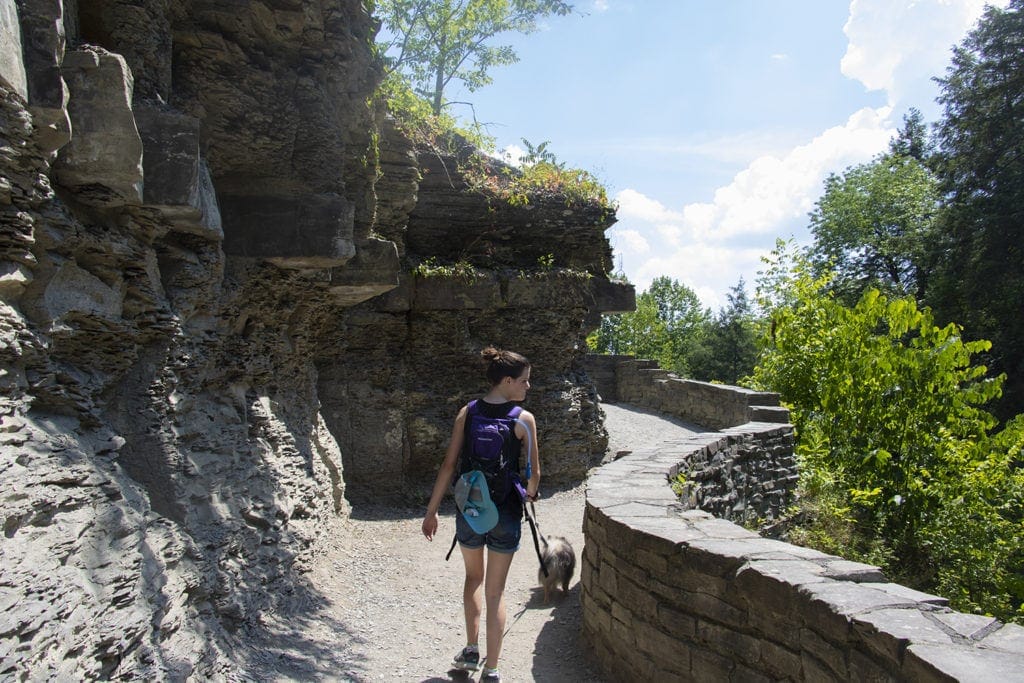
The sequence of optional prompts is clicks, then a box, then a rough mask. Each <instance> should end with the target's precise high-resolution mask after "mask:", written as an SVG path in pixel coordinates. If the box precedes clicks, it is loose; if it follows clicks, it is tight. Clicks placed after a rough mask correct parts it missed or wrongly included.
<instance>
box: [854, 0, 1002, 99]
mask: <svg viewBox="0 0 1024 683" xmlns="http://www.w3.org/2000/svg"><path fill="white" fill-rule="evenodd" d="M1006 1H1007V0H996V1H995V2H989V4H994V5H1001V6H1005V5H1006ZM985 4H986V2H985V0H911V1H910V2H893V0H851V2H850V16H849V18H848V19H847V22H846V25H845V26H844V27H843V31H844V32H845V33H846V37H847V39H848V41H849V43H848V45H847V48H846V54H845V55H844V56H843V59H842V62H841V64H840V67H841V69H842V73H843V75H845V76H847V77H848V78H852V79H854V80H856V81H860V82H861V83H863V84H864V86H865V87H866V88H867V89H868V90H884V91H885V92H886V94H887V96H888V98H889V104H891V105H895V104H898V103H902V104H904V105H907V106H916V107H918V108H919V109H921V108H925V107H927V106H929V105H930V103H931V101H932V100H933V99H934V97H935V87H934V84H933V83H931V81H930V80H929V78H930V77H932V76H941V75H942V74H943V73H944V72H945V68H946V65H947V64H948V63H949V59H950V54H951V49H952V47H953V46H954V45H955V44H957V43H959V42H960V40H962V39H963V36H964V34H965V33H966V32H967V30H968V29H970V28H971V27H972V26H973V25H974V24H975V22H977V20H978V18H979V17H980V16H981V14H982V11H983V10H984V7H985Z"/></svg>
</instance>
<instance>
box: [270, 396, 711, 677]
mask: <svg viewBox="0 0 1024 683" xmlns="http://www.w3.org/2000/svg"><path fill="white" fill-rule="evenodd" d="M604 409H605V413H606V428H607V429H608V432H609V457H613V456H614V454H616V453H618V452H620V451H624V450H636V449H638V448H642V447H645V446H653V445H656V444H658V443H660V442H662V441H665V440H669V439H672V438H674V437H677V436H681V435H683V434H685V433H689V432H692V431H693V430H694V429H696V428H694V427H692V426H690V425H686V424H684V423H682V422H679V421H677V420H672V419H668V418H665V417H663V416H659V415H656V414H654V413H651V412H649V411H645V410H643V409H639V408H635V407H632V406H626V405H605V406H604ZM541 453H542V454H543V444H542V445H541ZM584 489H585V483H583V484H580V485H579V486H577V487H575V488H572V489H568V490H562V491H557V492H551V491H546V490H545V488H544V486H543V483H542V485H541V493H542V498H541V500H540V501H538V503H537V516H538V521H539V524H540V527H541V530H542V531H543V532H544V533H546V534H553V535H560V536H565V537H566V538H568V539H569V540H570V542H571V543H572V544H573V547H574V548H575V549H576V553H577V556H579V555H580V553H581V552H582V550H583V532H582V522H583V508H584ZM453 510H454V508H453V507H452V505H451V501H450V499H449V500H447V501H446V503H445V505H444V506H442V509H441V529H440V531H439V533H438V536H437V537H436V538H435V539H434V541H433V542H427V541H426V540H425V539H424V538H423V536H422V534H421V533H420V522H421V520H422V515H423V510H422V508H419V507H417V508H407V509H400V508H393V507H366V506H362V507H355V508H354V510H353V515H352V519H351V520H350V521H349V522H348V523H347V526H348V531H349V532H350V533H349V534H347V535H346V540H345V542H344V544H343V545H339V546H338V547H336V548H334V549H332V550H331V551H330V552H329V553H328V554H327V555H325V556H323V557H321V558H319V559H318V561H317V564H316V566H315V567H314V568H313V570H312V572H311V573H310V576H309V580H310V584H311V586H310V588H311V590H310V591H309V592H308V593H304V594H303V595H304V596H305V597H303V598H301V599H300V598H298V597H296V598H295V600H294V604H293V605H292V609H289V610H287V611H288V612H289V613H290V614H291V616H285V617H277V621H276V622H275V621H274V620H273V618H271V617H268V623H267V624H266V626H267V627H268V630H270V631H272V632H274V633H275V634H279V636H275V638H274V640H273V642H265V643H264V644H263V645H261V646H259V647H258V648H257V651H256V652H254V653H253V654H252V656H251V658H252V659H253V660H255V661H257V662H258V663H259V664H260V665H261V666H262V667H264V671H265V674H266V677H267V679H270V680H338V681H411V682H414V683H435V682H441V681H449V680H462V681H466V680H474V681H475V680H477V679H478V677H479V676H478V675H476V676H473V677H472V679H470V678H466V677H463V678H458V677H456V678H451V677H450V676H449V674H448V669H449V668H450V667H449V664H450V662H451V659H452V657H453V656H454V655H455V653H456V652H457V651H458V650H459V649H461V647H462V646H463V645H464V643H465V634H464V624H463V616H462V599H461V598H462V578H463V571H462V561H461V557H460V556H459V551H458V549H456V550H455V552H454V553H453V554H452V558H451V560H450V561H449V562H445V560H444V555H445V553H446V552H447V551H448V547H449V544H450V543H451V539H452V535H453V534H454V531H455V522H454V517H453ZM579 591H580V586H579V568H578V567H577V571H576V574H575V576H574V577H573V579H572V583H571V584H570V589H569V592H568V594H567V595H565V596H561V595H559V596H558V597H556V598H555V599H554V600H552V601H551V603H550V604H547V605H544V604H543V591H542V590H541V588H540V586H539V584H538V583H537V557H536V554H535V552H534V549H533V541H532V538H531V537H530V534H529V527H528V525H526V524H524V525H523V541H522V544H521V546H520V551H519V552H518V553H517V554H516V558H515V560H514V561H513V563H512V568H511V571H510V573H509V578H508V583H507V586H506V591H505V599H506V609H507V613H508V621H507V624H506V636H505V640H504V647H503V651H502V657H501V663H500V669H501V672H502V680H503V681H505V682H524V681H542V682H546V681H559V682H566V683H575V682H584V681H585V682H588V683H589V682H600V681H602V680H603V679H602V677H601V676H600V674H599V673H598V671H597V669H596V668H595V667H594V666H592V664H591V662H590V659H589V657H588V655H587V652H586V650H585V648H584V647H583V646H582V644H581V642H580V638H579V633H580V623H581V608H580V600H579ZM310 595H313V596H315V597H309V596H310ZM484 637H485V636H484V635H483V634H481V640H484Z"/></svg>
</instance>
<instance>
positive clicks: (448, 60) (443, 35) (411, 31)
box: [374, 0, 572, 115]
mask: <svg viewBox="0 0 1024 683" xmlns="http://www.w3.org/2000/svg"><path fill="white" fill-rule="evenodd" d="M374 4H375V8H374V13H375V14H376V16H378V17H379V18H380V19H381V22H382V23H383V26H384V28H385V35H384V36H383V37H382V39H381V41H380V49H381V52H382V53H383V55H384V62H385V66H386V68H387V69H388V70H389V71H390V72H396V71H397V72H401V73H403V74H404V75H405V76H406V77H407V78H408V79H409V80H410V81H411V82H412V83H413V84H414V85H415V86H416V89H417V92H418V93H419V94H420V95H422V96H424V97H427V98H428V99H429V100H430V101H431V103H432V106H433V111H434V114H435V115H437V114H440V113H441V110H442V108H443V107H444V104H445V99H444V92H445V89H446V88H447V87H448V85H449V84H450V83H451V82H452V80H459V81H461V82H462V83H463V84H465V86H466V88H467V89H468V90H469V91H470V92H472V91H475V90H477V89H478V88H480V87H482V86H485V85H487V84H488V83H490V82H491V77H490V75H489V71H490V69H491V67H494V66H502V65H507V64H514V63H515V62H516V61H518V59H519V58H518V56H517V55H516V53H515V51H514V50H513V49H512V47H511V46H510V45H492V44H491V41H492V39H494V38H495V37H496V36H498V35H500V34H502V33H508V32H517V33H532V32H533V31H535V30H537V21H538V19H542V18H544V17H547V16H551V15H566V14H568V13H569V12H570V11H571V10H572V5H571V4H569V3H567V2H562V0H376V2H375V3H374Z"/></svg>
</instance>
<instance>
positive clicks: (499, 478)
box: [459, 400, 523, 505]
mask: <svg viewBox="0 0 1024 683" xmlns="http://www.w3.org/2000/svg"><path fill="white" fill-rule="evenodd" d="M477 403H478V401H475V400H474V401H470V402H469V409H468V410H467V411H466V431H465V436H466V438H465V443H464V444H463V446H462V458H461V465H460V467H459V474H460V475H461V474H465V473H466V472H472V471H473V470H479V471H480V472H483V474H484V477H485V478H486V479H487V486H488V488H489V489H490V494H491V500H493V501H494V503H495V504H496V505H501V504H502V503H504V502H505V501H506V499H508V495H509V493H511V492H512V491H513V490H515V489H516V488H517V487H516V484H519V485H520V487H521V486H522V482H521V480H520V478H519V449H518V448H516V446H517V445H518V444H515V443H514V442H515V440H516V435H515V429H516V422H518V421H519V415H520V414H521V413H522V412H523V409H522V408H521V407H520V406H513V407H512V409H511V410H509V411H508V413H507V414H505V415H504V416H502V417H488V416H486V415H484V414H483V413H482V412H481V411H480V407H479V406H478V405H477Z"/></svg>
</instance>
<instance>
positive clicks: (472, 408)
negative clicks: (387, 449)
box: [422, 347, 540, 683]
mask: <svg viewBox="0 0 1024 683" xmlns="http://www.w3.org/2000/svg"><path fill="white" fill-rule="evenodd" d="M480 355H481V356H482V357H483V359H484V361H485V362H486V363H487V379H488V381H490V383H491V389H490V391H488V392H487V394H486V395H484V396H483V397H482V398H480V399H478V400H476V401H471V402H470V403H469V404H467V405H465V406H463V407H462V409H461V410H460V411H459V414H458V416H457V417H456V418H455V425H454V426H453V427H452V436H451V441H450V443H449V444H448V450H447V451H446V452H445V456H444V462H443V463H442V464H441V470H440V471H439V472H438V473H437V480H436V481H435V482H434V489H433V492H432V494H431V496H430V503H429V504H428V505H427V513H426V515H425V516H424V518H423V526H422V528H423V535H424V536H426V537H427V540H433V538H434V535H435V534H436V533H437V527H438V514H437V511H438V508H439V507H440V505H441V499H442V498H444V495H445V493H446V492H447V491H448V489H449V487H450V486H451V484H452V482H453V480H454V479H455V477H456V475H457V474H465V473H466V472H468V471H470V470H473V469H476V467H474V466H475V465H478V464H479V461H477V460H474V457H476V456H475V455H474V454H475V453H478V452H482V451H484V450H485V449H486V448H487V447H488V443H489V441H490V439H489V437H488V435H489V434H494V433H497V432H501V433H503V434H505V436H504V442H505V443H504V444H503V450H502V462H503V463H504V465H503V468H502V471H501V472H499V473H498V474H497V475H494V476H489V477H488V480H489V481H490V486H489V487H488V486H485V487H484V488H489V491H488V493H489V495H490V498H491V500H492V501H493V503H494V505H495V507H496V508H497V519H496V522H497V523H496V524H494V526H493V528H489V530H486V531H483V530H482V527H488V525H489V524H491V523H492V522H493V521H494V520H493V519H488V521H487V522H486V523H485V524H483V525H481V518H480V517H473V516H472V515H470V517H471V519H467V514H464V513H463V512H462V511H461V510H459V509H456V513H455V537H456V539H457V540H458V543H459V547H460V549H461V551H462V559H463V563H464V564H465V568H466V578H465V582H464V584H463V589H462V601H463V608H464V610H465V616H466V647H464V648H463V649H462V651H461V652H459V653H458V654H457V655H456V656H455V661H454V662H453V665H454V666H455V667H456V668H458V669H462V670H465V671H476V670H477V669H478V668H479V667H480V649H479V644H478V643H479V637H480V614H481V612H482V611H483V607H484V603H485V602H486V608H487V618H486V625H487V629H486V630H487V651H486V659H485V661H484V670H483V675H482V676H481V678H480V680H481V681H488V682H489V683H495V682H499V681H501V675H500V674H499V673H498V658H499V656H500V655H501V641H502V636H503V634H504V631H505V595H504V594H505V580H506V578H507V577H508V570H509V567H510V566H511V565H512V558H513V556H514V554H515V552H516V551H517V550H518V549H519V540H520V538H521V536H522V519H523V502H524V501H523V496H524V495H525V496H526V497H527V498H528V499H529V500H536V498H537V488H538V486H539V484H540V459H539V457H538V454H537V423H536V420H535V419H534V417H533V415H532V414H531V413H529V412H527V411H525V410H522V408H520V407H519V406H517V405H516V403H518V402H521V401H522V400H523V399H525V398H526V392H527V390H528V389H529V388H530V362H529V361H528V360H526V358H524V357H523V356H521V355H519V354H518V353H515V352H513V351H507V350H499V349H496V348H494V347H487V348H486V349H484V350H483V351H482V352H481V354H480ZM467 422H468V423H469V424H467ZM501 425H505V426H506V427H505V429H503V430H502V428H501ZM522 452H525V453H526V457H527V462H528V464H527V473H528V475H529V479H528V481H527V482H526V488H525V492H524V491H523V487H522V481H521V479H520V478H519V461H520V457H519V456H520V454H521V453H522ZM506 473H507V474H508V476H507V477H506ZM472 512H476V511H475V510H472ZM485 516H486V515H485ZM474 527H477V528H479V529H481V530H480V531H478V530H475V529H474ZM484 548H486V549H487V552H486V555H485V553H484Z"/></svg>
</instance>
